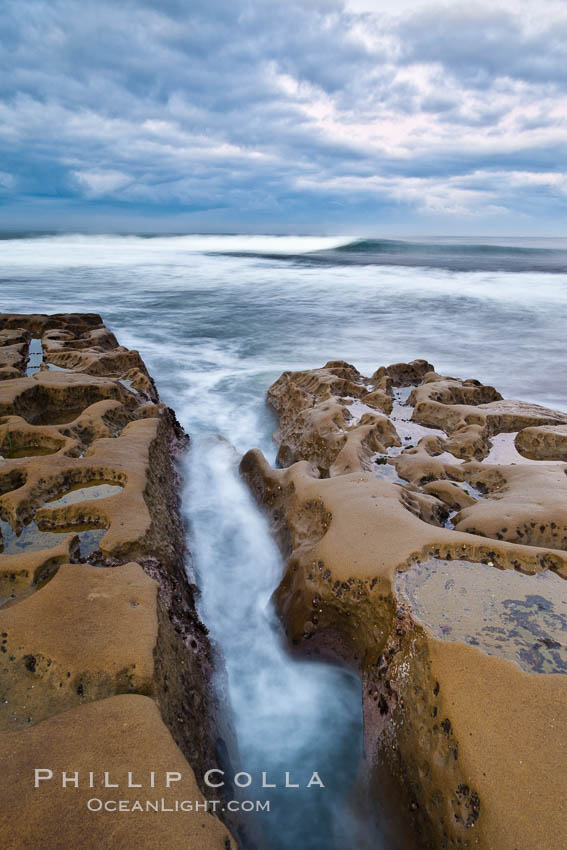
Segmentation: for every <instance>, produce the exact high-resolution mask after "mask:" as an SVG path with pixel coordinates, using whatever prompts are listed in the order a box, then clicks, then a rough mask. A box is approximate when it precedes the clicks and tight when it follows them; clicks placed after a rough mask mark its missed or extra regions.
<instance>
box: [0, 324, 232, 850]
mask: <svg viewBox="0 0 567 850" xmlns="http://www.w3.org/2000/svg"><path fill="white" fill-rule="evenodd" d="M34 351H35V357H36V359H37V363H36V364H34V363H33V362H32V361H33V357H32V353H34ZM38 352H39V353H38ZM0 379H1V380H0V531H1V537H0V635H1V637H0V756H1V758H2V763H3V770H2V773H3V776H2V781H1V782H0V823H1V827H0V828H1V834H2V846H3V847H4V848H7V850H9V848H14V850H16V848H18V850H20V848H22V847H32V846H34V847H35V846H37V847H39V846H41V847H45V848H56V847H63V846H65V847H97V848H98V847H105V848H112V850H114V849H115V848H116V850H121V848H125V849H126V848H128V850H131V848H132V847H140V848H152V850H155V848H156V847H168V848H184V850H187V848H194V850H203V848H205V850H207V849H208V848H211V850H213V848H218V849H219V850H226V848H230V847H233V848H234V847H235V846H236V845H235V843H234V841H233V839H232V838H231V837H230V835H229V833H228V831H227V830H226V828H225V827H224V826H223V824H222V823H221V822H220V820H219V819H218V818H217V817H215V816H214V815H212V814H211V813H210V812H206V811H203V810H202V808H201V810H200V811H198V812H195V811H193V812H192V813H191V814H189V813H187V812H186V811H183V810H179V811H173V812H168V813H163V812H154V811H153V810H152V811H150V812H146V811H137V810H133V811H128V812H126V811H124V812H121V813H118V814H113V815H111V814H109V813H107V812H104V811H103V812H97V811H95V810H93V811H90V810H89V809H88V807H87V801H88V800H89V799H91V798H96V799H99V800H102V802H103V804H104V803H105V802H106V801H110V805H112V801H113V800H117V799H118V800H124V799H129V800H130V801H131V802H133V801H134V800H135V799H136V798H138V799H142V800H143V801H144V802H145V801H146V799H150V798H151V799H161V798H164V799H165V805H171V801H172V800H173V801H174V800H179V799H181V800H187V801H192V802H193V805H195V803H196V802H199V803H200V804H201V806H202V803H203V800H204V798H203V794H202V790H203V786H202V777H203V772H204V771H205V770H206V769H209V768H210V767H211V766H214V765H215V764H216V760H217V759H216V751H217V750H222V749H223V746H224V742H223V740H222V738H221V732H220V731H219V728H220V724H219V721H218V717H217V716H216V706H215V704H214V700H213V697H212V696H211V688H210V677H211V674H212V655H211V647H210V645H209V642H208V638H207V631H206V629H205V627H204V626H203V624H202V623H201V622H200V620H199V618H198V616H197V614H196V612H195V605H194V599H193V588H192V586H191V585H190V583H189V582H188V580H187V577H186V573H185V568H184V560H185V556H186V552H185V543H184V530H183V526H182V522H181V519H180V515H179V509H178V485H179V482H178V476H177V473H176V470H175V465H174V462H173V461H174V459H175V456H176V453H178V452H179V451H181V449H182V448H183V446H184V444H185V443H186V441H187V438H186V437H185V435H184V434H183V431H182V429H181V428H180V426H179V425H178V423H177V421H176V419H175V416H174V414H173V412H172V411H171V410H170V409H168V408H167V407H166V406H165V405H164V404H162V403H160V402H159V398H158V396H157V392H156V389H155V386H154V383H153V381H152V379H151V377H150V376H149V374H148V372H147V370H146V367H145V365H144V363H143V361H142V359H141V358H140V355H139V354H138V352H136V351H129V350H128V349H125V348H123V347H122V346H120V345H118V343H117V341H116V339H115V337H114V336H113V334H112V333H111V332H110V331H109V330H108V329H107V328H105V327H104V325H103V323H102V320H101V318H100V316H98V315H90V314H89V315H55V316H44V315H4V316H0ZM36 768H38V769H45V770H50V771H52V773H53V777H54V778H53V779H52V780H49V781H47V780H46V781H42V783H41V784H40V787H38V788H37V789H36V788H34V770H35V769H36ZM62 771H66V772H67V773H68V774H74V773H75V772H77V773H78V777H79V780H80V782H79V788H77V789H75V787H74V786H73V780H71V781H70V785H69V786H68V787H64V788H62V780H61V772H62ZM168 771H169V772H172V773H175V774H180V776H181V777H182V778H181V779H180V780H179V781H178V782H177V781H176V782H177V784H175V785H173V786H172V787H171V788H170V789H165V788H164V784H163V783H164V776H165V774H166V772H168ZM105 772H108V774H111V775H112V783H115V784H117V785H118V788H116V787H104V778H103V777H104V773H105ZM152 772H153V773H154V775H155V777H156V778H155V786H153V787H150V780H149V777H150V775H151V774H152ZM90 773H93V775H94V779H93V784H92V785H90V784H89V780H88V777H89V774H90ZM128 773H130V774H131V775H132V781H133V782H135V783H140V778H139V777H143V782H142V788H141V789H139V788H138V787H135V786H134V787H130V788H128V787H127V781H128ZM136 777H138V778H136ZM200 786H201V787H200ZM63 824H64V829H65V837H64V841H63V839H62V838H61V829H62V825H63ZM62 841H63V843H62Z"/></svg>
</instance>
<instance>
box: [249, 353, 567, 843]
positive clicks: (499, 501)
mask: <svg viewBox="0 0 567 850" xmlns="http://www.w3.org/2000/svg"><path fill="white" fill-rule="evenodd" d="M268 400H269V402H270V403H271V405H272V406H273V407H274V408H275V410H276V412H277V413H278V415H279V420H280V424H279V429H278V431H277V433H276V435H275V437H276V440H277V441H278V443H279V453H278V462H279V466H280V468H278V469H273V468H272V467H271V466H270V465H269V464H268V463H267V461H266V460H265V458H264V457H263V456H262V454H261V453H260V452H259V451H258V450H252V451H250V452H248V453H247V454H246V455H245V456H244V458H243V460H242V463H241V471H242V473H243V475H244V476H245V478H246V479H247V481H248V482H249V484H250V486H251V487H252V489H253V491H254V492H255V494H256V496H257V498H258V500H259V501H260V502H262V503H263V504H264V505H265V506H266V508H267V510H268V511H269V513H270V516H271V518H272V522H273V526H274V529H275V531H276V533H277V535H278V537H279V540H280V543H281V546H282V549H283V551H284V553H285V556H286V571H285V575H284V577H283V580H282V582H281V584H280V586H279V588H278V589H277V591H276V603H277V606H278V610H279V612H280V615H281V617H282V619H283V621H284V623H285V626H286V629H287V632H288V635H289V638H290V641H291V642H292V644H293V645H295V646H297V647H298V648H299V649H301V650H302V651H304V652H309V653H312V654H317V655H321V656H323V657H330V658H335V659H340V660H342V661H345V662H347V663H348V664H350V665H352V666H354V668H355V669H357V670H358V671H359V673H360V675H361V678H362V681H363V688H364V690H363V693H364V722H365V754H366V763H367V772H368V776H367V779H368V782H369V784H370V787H371V789H372V794H373V795H374V796H375V797H376V798H378V797H379V796H380V795H381V794H382V796H383V788H384V786H385V785H388V786H390V788H391V789H392V790H393V791H394V792H395V793H396V794H397V795H398V796H399V798H400V799H401V801H402V806H403V818H404V819H405V820H411V821H412V823H413V826H414V830H415V834H416V835H417V836H418V846H419V847H422V848H432V850H438V848H483V850H536V848H537V850H544V848H550V850H551V848H556V847H563V846H567V821H566V819H565V817H564V816H563V794H564V784H565V780H566V779H567V743H566V739H567V677H566V676H565V674H566V673H567V583H566V581H565V579H566V578H567V551H566V550H567V507H566V505H567V475H566V472H567V436H566V435H567V414H565V413H561V412H557V411H552V410H548V409H546V408H543V407H540V406H538V405H534V404H528V403H523V402H520V401H509V400H504V399H502V397H501V395H500V394H499V393H498V392H497V390H496V389H495V388H494V387H490V386H486V385H483V384H481V383H480V382H479V381H477V380H473V379H468V380H460V379H457V378H453V377H446V376H442V375H439V374H437V373H436V372H435V370H434V367H433V366H432V365H431V364H429V363H427V362H426V361H422V360H418V361H414V362H412V363H407V364H393V365H391V366H388V367H381V368H379V369H377V371H376V372H375V373H374V374H373V375H372V376H371V377H364V376H362V375H360V374H359V372H358V371H357V370H356V369H355V368H354V367H353V366H351V365H349V364H348V363H345V362H342V361H333V362H330V363H327V364H326V366H324V367H323V368H321V369H313V370H308V371H304V372H284V374H283V375H282V376H281V377H280V378H279V379H278V380H277V381H276V382H275V383H274V384H273V385H272V387H270V389H269V391H268ZM379 816H380V817H381V818H385V817H386V812H385V811H382V812H380V814H379Z"/></svg>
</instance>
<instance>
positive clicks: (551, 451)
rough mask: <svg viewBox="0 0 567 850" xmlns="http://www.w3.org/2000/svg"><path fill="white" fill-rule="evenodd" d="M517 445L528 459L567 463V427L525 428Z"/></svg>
mask: <svg viewBox="0 0 567 850" xmlns="http://www.w3.org/2000/svg"><path fill="white" fill-rule="evenodd" d="M515 445H516V448H517V449H518V451H519V452H520V453H521V454H523V455H525V456H526V457H530V458H537V460H561V461H564V462H567V425H540V426H534V427H533V428H524V429H523V430H522V431H520V432H519V433H518V435H517V437H516V439H515Z"/></svg>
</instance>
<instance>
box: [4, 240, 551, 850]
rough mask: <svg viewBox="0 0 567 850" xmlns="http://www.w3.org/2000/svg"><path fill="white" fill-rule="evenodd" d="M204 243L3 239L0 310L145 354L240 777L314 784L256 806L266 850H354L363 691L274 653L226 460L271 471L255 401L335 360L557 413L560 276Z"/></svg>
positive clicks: (256, 522)
mask: <svg viewBox="0 0 567 850" xmlns="http://www.w3.org/2000/svg"><path fill="white" fill-rule="evenodd" d="M214 239H215V240H216V242H214V244H215V245H216V248H214V247H212V246H213V239H212V238H204V237H171V238H166V237H160V238H157V239H142V238H139V237H91V236H89V237H85V236H76V237H75V236H74V237H50V238H44V239H40V240H37V239H22V240H10V241H0V266H1V269H0V275H1V278H2V279H1V281H0V286H1V289H0V292H1V308H2V309H3V310H6V311H7V310H9V311H18V312H20V311H21V312H56V311H94V312H101V313H102V315H103V318H104V320H105V322H106V323H107V325H109V326H110V327H111V328H112V329H113V330H114V331H115V332H116V333H117V335H118V337H119V340H120V342H122V343H123V344H125V345H127V346H129V347H133V348H139V350H140V351H141V353H142V355H143V357H144V360H145V361H146V363H147V365H148V367H149V369H150V371H151V372H152V374H153V375H154V377H155V379H156V382H157V385H158V388H159V391H160V394H161V396H162V398H163V399H164V400H165V401H167V403H169V404H170V405H171V406H172V407H174V408H175V410H176V412H177V414H178V416H179V419H180V420H181V422H182V424H183V425H184V427H185V428H186V429H187V430H188V431H189V432H190V433H191V435H192V438H193V443H192V450H191V454H190V457H189V459H188V475H187V480H188V490H187V498H186V500H185V509H186V512H187V517H188V520H189V522H190V526H191V537H190V545H191V548H192V550H193V553H194V563H195V570H196V572H197V576H198V582H199V584H200V586H201V588H202V596H201V599H200V610H201V613H202V616H203V618H204V620H205V622H206V624H207V625H208V627H209V628H210V631H211V636H212V638H213V640H215V641H216V642H217V643H218V645H219V646H220V648H221V650H222V652H223V654H224V656H225V659H226V663H227V667H228V676H229V683H230V688H229V697H230V702H231V706H232V709H233V712H234V719H235V727H236V732H237V737H238V745H239V750H240V753H239V756H238V764H237V767H238V768H239V769H242V770H249V771H251V772H257V771H262V770H266V771H267V772H268V773H269V774H270V777H272V776H273V774H274V773H278V772H279V773H280V774H281V772H282V770H289V771H291V772H292V773H293V772H294V771H295V772H296V773H297V772H298V771H299V772H301V771H303V774H302V781H305V775H306V774H309V775H310V773H311V771H312V770H318V771H319V772H320V774H321V776H322V778H323V780H324V781H325V783H326V784H328V790H326V791H325V792H323V794H320V793H319V789H317V788H312V789H310V790H308V791H294V790H289V791H284V792H281V793H276V794H275V795H272V794H270V796H271V797H272V799H273V800H274V803H276V802H277V806H276V808H275V812H274V813H273V815H270V816H264V817H262V818H259V819H258V821H259V825H260V826H261V827H263V828H264V829H265V830H266V831H267V834H268V838H267V841H266V843H267V846H268V847H269V848H270V850H288V848H292V847H293V848H297V850H323V848H330V850H333V848H334V849H335V850H343V847H347V846H348V847H349V850H350V847H352V848H353V850H359V848H361V847H362V846H363V841H364V839H363V837H360V839H357V840H356V842H355V843H354V844H353V841H352V839H351V840H350V842H346V841H345V840H344V839H343V838H342V837H341V835H340V830H341V828H342V827H344V826H345V825H347V826H348V828H349V829H351V828H352V823H350V824H349V819H348V815H347V813H346V812H345V811H344V809H342V808H341V805H342V803H343V801H344V800H345V799H346V798H347V797H348V788H349V787H350V785H351V783H352V781H353V780H354V777H355V774H356V767H357V764H356V763H357V759H358V756H359V754H360V747H361V717H360V705H359V703H360V689H359V686H358V684H357V683H356V681H355V680H353V679H352V678H351V677H350V676H348V675H346V674H345V673H344V672H342V671H340V670H337V669H336V668H334V667H332V666H329V665H325V664H315V663H305V662H299V661H298V660H296V659H295V658H293V659H292V658H290V657H289V656H288V654H287V653H286V651H285V650H284V648H283V645H282V640H281V632H280V631H279V629H278V627H277V623H276V621H275V618H274V614H273V611H272V609H271V607H270V602H269V599H270V595H271V593H272V591H273V590H274V588H275V587H276V586H277V584H278V581H279V578H280V576H281V571H282V564H281V560H280V558H279V555H278V552H277V550H276V548H275V545H274V543H273V541H272V539H271V537H270V535H269V531H268V526H267V522H266V520H265V518H264V517H263V515H262V514H261V513H260V512H259V511H258V509H257V508H256V506H255V505H254V504H253V502H252V500H251V498H250V496H249V494H248V492H247V491H246V489H245V487H244V486H243V484H242V483H241V481H240V480H239V478H238V475H237V472H236V458H235V455H234V451H236V452H237V453H242V452H244V451H246V450H247V449H249V448H251V447H253V446H259V447H260V448H261V449H262V450H263V451H264V452H265V453H266V454H267V455H268V457H269V458H270V459H271V460H272V461H273V459H274V455H275V450H274V446H273V444H272V441H271V432H272V430H273V429H274V427H275V422H274V419H273V417H272V416H271V414H270V413H269V411H268V410H267V409H266V405H265V401H264V399H265V392H266V389H267V387H268V386H269V385H270V383H271V382H272V381H273V380H275V379H276V378H277V377H278V375H279V374H280V373H281V372H282V371H283V370H284V369H290V368H291V369H295V368H311V367H313V366H317V365H321V364H323V363H324V362H325V361H326V360H329V359H338V358H341V359H345V360H348V361H349V362H352V363H354V364H355V365H356V366H357V367H358V368H359V369H360V370H361V371H362V372H363V373H364V374H367V375H368V374H371V372H373V371H374V369H375V368H376V367H377V366H379V365H381V364H383V363H390V362H395V361H400V360H411V359H413V358H415V357H424V358H427V359H428V360H430V361H431V362H432V363H434V364H435V365H436V366H437V367H438V369H439V370H440V371H442V372H443V373H445V374H454V375H457V376H462V377H475V378H479V379H481V380H483V381H485V382H487V383H488V382H490V383H493V384H495V385H496V386H497V388H498V389H499V390H500V391H501V392H502V393H503V394H504V395H505V396H508V397H517V398H524V399H526V400H532V401H536V402H540V403H543V404H548V405H551V406H556V407H561V408H563V409H567V389H566V385H565V381H566V376H565V371H564V369H563V359H564V336H565V327H566V326H567V294H566V288H567V287H566V281H565V278H564V276H562V275H560V274H554V275H552V274H549V275H546V274H542V273H521V274H520V273H513V274H512V273H505V272H450V271H444V270H441V269H431V268H429V269H424V268H417V267H411V266H404V267H396V266H373V265H371V264H369V265H364V266H362V265H358V266H353V265H342V264H340V263H339V262H338V261H337V264H335V265H333V264H327V265H325V266H321V265H314V264H309V263H302V262H299V261H298V259H297V257H296V256H295V257H294V256H289V257H288V258H287V259H286V258H285V257H282V258H280V259H278V260H274V259H269V258H266V257H257V256H254V255H253V254H249V255H248V256H231V255H227V254H212V253H210V252H211V251H213V250H218V249H223V248H224V249H226V250H227V251H237V252H242V251H247V250H248V251H251V252H252V251H255V250H257V251H260V250H261V251H262V252H266V251H275V250H276V249H275V248H273V246H268V245H267V244H263V243H262V244H258V245H254V246H253V245H252V243H253V238H252V237H238V238H233V237H231V238H230V239H227V238H225V237H215V238H214ZM264 239H265V237H261V238H260V239H259V240H258V241H259V242H261V240H264ZM270 239H272V237H270ZM268 241H269V240H268ZM321 241H322V242H324V240H321ZM333 242H334V240H333ZM278 245H279V246H280V247H279V248H278V249H277V250H278V252H279V253H280V254H283V253H287V254H289V255H292V254H294V253H296V252H297V251H298V250H313V245H312V244H310V243H307V242H305V243H302V245H303V247H301V246H299V247H298V241H297V239H296V238H295V237H294V238H293V240H291V241H289V242H288V243H287V251H286V250H284V249H285V247H286V244H285V240H282V242H278ZM318 245H319V247H329V245H328V244H327V245H324V244H323V245H321V244H320V243H318ZM282 246H283V247H282ZM215 434H221V435H223V436H224V437H225V438H226V440H228V441H229V443H226V442H223V441H219V440H218V439H217V438H216V437H215V436H214V435H215ZM230 444H232V446H234V447H235V449H231V447H230ZM270 781H276V779H271V780H270ZM280 781H281V780H280ZM293 781H299V780H295V779H294V780H293ZM251 790H252V789H251ZM256 791H257V788H256V787H254V792H256ZM260 796H261V795H259V794H257V793H253V794H252V793H251V794H250V798H251V799H256V798H258V797H260ZM286 801H287V802H286ZM290 803H291V805H290ZM248 817H250V818H252V816H251V815H250V816H248ZM337 830H338V831H339V834H338V836H337V834H336V833H337ZM298 833H299V834H298ZM351 834H352V833H351ZM380 845H381V842H380V840H379V839H377V838H376V839H373V842H372V843H371V846H373V847H374V848H380ZM383 846H384V847H385V848H387V850H392V848H393V847H394V844H392V843H391V842H390V841H389V840H388V841H386V842H384V843H383Z"/></svg>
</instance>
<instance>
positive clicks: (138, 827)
mask: <svg viewBox="0 0 567 850" xmlns="http://www.w3.org/2000/svg"><path fill="white" fill-rule="evenodd" d="M0 750H1V751H2V764H3V767H2V789H3V790H2V806H1V807H0V834H1V835H2V846H3V848H5V850H22V848H24V847H25V848H27V847H29V848H32V847H34V848H35V847H38V848H39V847H41V848H42V850H69V848H90V847H92V848H97V850H98V848H104V850H132V848H147V850H157V848H168V850H177V848H179V850H188V848H191V850H193V848H194V850H230V848H232V850H236V844H235V843H234V841H233V840H232V839H231V838H230V835H229V833H228V831H227V830H226V828H225V827H224V826H223V825H222V824H221V823H220V821H219V820H218V818H216V817H214V816H213V815H211V814H210V813H208V812H202V811H200V812H151V811H150V812H141V813H140V812H121V813H117V812H89V811H88V809H87V802H88V800H89V799H92V798H96V799H100V800H102V801H103V803H104V802H106V801H110V800H130V801H132V803H133V802H134V801H135V800H136V799H139V800H141V801H143V802H144V805H145V801H146V800H147V799H149V800H156V799H157V800H161V798H162V797H163V798H164V800H166V801H175V800H190V801H193V803H195V802H197V801H198V802H200V803H202V801H203V799H204V798H203V796H202V794H201V792H200V791H199V788H198V785H197V782H196V780H195V776H194V774H193V771H192V770H191V767H190V766H189V764H188V763H187V761H186V760H185V759H184V758H183V755H182V754H181V752H180V751H179V749H178V747H177V746H176V745H175V743H174V741H173V739H172V737H171V735H170V733H169V732H168V730H167V728H166V727H165V726H164V724H163V722H162V720H161V717H160V714H159V711H158V709H157V707H156V705H155V703H154V701H153V700H152V699H150V698H148V697H145V696H138V695H123V696H116V697H112V698H111V699H104V700H99V701H97V702H94V703H90V704H89V705H84V706H81V707H80V708H78V709H73V710H71V711H65V712H63V713H61V714H58V715H57V716H56V717H53V718H51V719H50V720H46V721H44V722H43V723H40V724H38V725H37V726H33V727H32V728H29V729H26V730H25V731H22V732H19V733H18V734H13V733H2V734H0ZM36 768H48V769H50V770H52V771H53V774H54V777H57V778H58V780H59V781H58V783H57V782H55V781H53V782H45V783H41V784H40V786H39V788H37V789H35V788H34V784H33V783H34V770H35V769H36ZM62 771H67V772H75V771H78V773H79V781H81V780H82V779H83V778H84V779H85V783H84V785H86V783H87V782H88V773H89V772H90V771H92V772H93V773H94V774H95V777H96V785H95V788H92V789H90V788H87V787H84V786H83V787H79V789H75V788H73V787H68V788H62V787H61V773H62ZM105 771H107V772H108V773H109V777H110V781H112V782H117V783H119V785H120V787H119V788H107V789H105V788H102V787H101V785H100V782H101V780H103V774H104V772H105ZM128 771H130V772H131V773H132V778H133V781H134V782H138V783H141V782H144V784H145V786H146V787H144V788H141V789H139V788H131V789H128V788H127V787H126V786H127V781H128V775H127V774H128ZM151 771H154V773H155V776H156V788H154V789H152V788H149V787H148V785H149V774H150V772H151ZM167 771H170V772H174V771H176V772H178V773H181V775H182V781H180V782H178V783H176V784H175V786H173V785H172V788H171V789H169V790H167V789H166V788H165V787H164V776H165V773H166V772H167ZM140 777H142V778H140ZM158 782H159V787H158V786H157V783H158ZM16 824H17V828H15V825H16Z"/></svg>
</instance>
